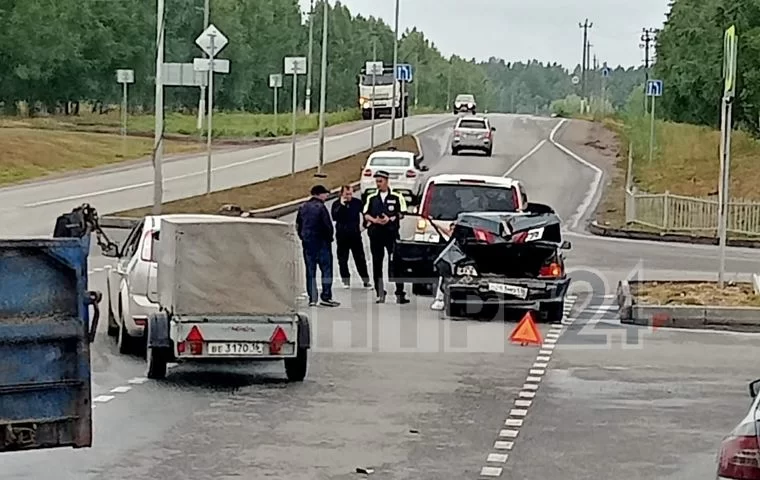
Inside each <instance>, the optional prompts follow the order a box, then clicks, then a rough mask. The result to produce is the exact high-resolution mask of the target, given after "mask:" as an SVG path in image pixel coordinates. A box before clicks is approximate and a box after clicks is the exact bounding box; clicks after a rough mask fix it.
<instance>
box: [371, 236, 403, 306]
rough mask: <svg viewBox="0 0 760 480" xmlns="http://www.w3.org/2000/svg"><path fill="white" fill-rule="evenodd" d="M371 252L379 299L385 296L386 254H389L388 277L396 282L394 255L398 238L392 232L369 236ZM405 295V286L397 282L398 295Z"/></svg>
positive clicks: (373, 275)
mask: <svg viewBox="0 0 760 480" xmlns="http://www.w3.org/2000/svg"><path fill="white" fill-rule="evenodd" d="M369 250H370V253H371V254H372V277H373V279H374V282H375V291H376V292H377V296H378V297H382V296H384V295H385V288H384V285H385V281H384V280H383V263H384V260H385V254H386V253H387V254H388V277H389V278H390V280H391V281H392V280H394V278H395V277H397V275H396V273H397V272H396V271H395V263H394V261H393V260H394V255H395V253H396V236H395V235H392V234H390V232H388V233H386V232H376V233H372V234H370V235H369ZM403 294H404V284H403V283H402V282H396V295H403Z"/></svg>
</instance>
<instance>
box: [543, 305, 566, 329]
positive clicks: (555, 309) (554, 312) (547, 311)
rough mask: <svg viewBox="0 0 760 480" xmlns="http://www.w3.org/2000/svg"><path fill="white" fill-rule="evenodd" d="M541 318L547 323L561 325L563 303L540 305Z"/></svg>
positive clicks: (563, 312)
mask: <svg viewBox="0 0 760 480" xmlns="http://www.w3.org/2000/svg"><path fill="white" fill-rule="evenodd" d="M541 316H542V317H544V318H545V319H546V321H547V322H549V323H561V322H562V318H563V317H564V316H565V301H564V300H562V301H561V302H556V303H545V304H543V305H541Z"/></svg>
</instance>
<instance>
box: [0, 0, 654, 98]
mask: <svg viewBox="0 0 760 480" xmlns="http://www.w3.org/2000/svg"><path fill="white" fill-rule="evenodd" d="M322 11H323V4H322V3H321V2H317V3H316V5H315V12H314V14H313V16H310V15H309V14H308V12H304V11H302V10H301V9H300V7H299V5H298V1H297V0H211V22H212V23H213V24H214V25H216V26H217V27H218V28H219V29H220V30H221V31H222V32H223V33H224V34H225V35H226V36H227V37H228V39H229V44H228V45H227V47H226V48H225V49H224V50H223V51H222V52H221V53H220V54H219V58H226V59H229V60H230V64H231V65H230V70H231V72H230V74H228V75H217V76H216V77H215V106H216V107H218V108H221V109H226V110H245V111H251V112H270V111H272V110H273V105H272V103H273V99H272V97H273V96H272V91H271V89H270V88H269V85H268V78H269V75H270V74H272V73H280V72H282V68H283V65H282V63H283V58H284V57H286V56H306V54H307V51H308V31H309V25H308V24H309V22H310V21H312V22H313V23H314V29H313V30H314V42H313V52H314V59H313V72H312V74H313V75H312V81H313V85H312V105H313V106H314V108H316V106H317V105H318V99H319V77H320V63H321V59H320V55H321V38H322V20H323V18H322ZM0 22H2V25H4V28H5V31H4V32H3V34H2V35H0V103H2V105H3V108H4V110H5V112H6V113H16V110H17V108H18V105H19V104H20V102H23V103H24V104H27V105H33V106H35V107H36V109H38V110H41V111H45V112H54V111H58V112H65V113H69V111H74V112H76V109H77V108H78V105H79V102H87V103H89V104H93V105H100V104H102V105H108V104H118V103H119V101H120V98H121V88H120V85H118V84H117V83H116V77H115V71H116V70H117V69H120V68H128V69H133V70H134V71H135V80H136V83H135V84H134V85H131V86H130V108H131V109H132V110H135V109H138V110H145V111H150V110H151V109H152V106H153V98H154V86H153V82H154V74H155V49H156V46H155V39H156V0H120V1H118V2H115V1H113V0H56V1H45V0H4V1H2V2H0ZM202 30H203V0H166V18H165V32H166V33H165V39H166V55H165V61H166V62H192V59H193V58H195V57H200V56H201V55H202V52H201V50H200V49H199V48H198V47H197V46H196V45H195V38H196V37H197V36H198V35H199V34H200V33H201V31H202ZM393 38H394V35H393V30H392V28H391V27H390V26H388V25H387V24H386V23H384V22H383V21H382V20H380V19H377V18H373V17H364V16H362V15H357V14H353V13H352V12H350V11H349V9H348V8H347V7H346V6H345V5H342V4H341V3H340V2H332V1H331V2H329V13H328V45H327V47H328V58H327V109H328V110H338V109H350V108H356V107H357V106H358V98H357V97H358V95H357V93H358V92H357V76H358V74H359V71H360V69H361V68H362V66H363V65H364V62H365V61H367V60H371V59H373V53H374V52H375V49H376V54H377V59H378V60H381V61H383V62H384V63H386V64H391V63H392V60H393ZM399 61H400V62H403V63H411V64H412V65H413V67H414V69H415V82H414V84H412V85H411V86H410V94H411V98H412V102H414V103H416V104H417V105H419V106H420V107H434V108H440V109H448V108H450V104H451V102H452V101H453V98H454V97H455V96H456V95H457V94H459V93H471V94H474V95H475V96H476V99H477V101H478V104H479V105H480V107H481V109H489V110H492V111H503V112H518V113H535V112H546V111H548V109H549V108H550V104H551V102H552V101H553V100H555V99H558V98H563V97H565V96H567V95H569V94H572V93H577V92H579V86H578V85H573V83H572V82H571V77H572V74H573V73H575V74H576V75H577V74H578V70H579V69H578V68H577V67H576V69H575V71H574V72H569V71H567V70H566V69H564V68H563V67H562V66H560V65H558V64H556V63H541V62H538V61H537V60H531V61H527V62H514V63H510V62H506V61H504V60H502V59H498V58H491V59H489V60H488V61H484V62H477V61H476V60H475V59H465V58H462V57H459V56H456V55H454V56H451V57H449V58H446V57H445V56H444V55H442V54H441V52H440V51H439V50H438V48H437V47H436V46H435V44H434V43H433V42H432V41H431V40H430V39H429V38H427V37H426V36H425V34H424V33H423V32H421V31H419V30H417V29H411V30H408V31H406V32H404V33H403V34H402V36H401V40H400V42H399ZM631 71H632V70H630V69H629V70H625V69H622V68H618V69H616V70H615V71H614V72H613V75H612V77H611V78H610V79H608V81H607V84H608V85H607V90H608V92H609V98H610V100H611V102H612V103H613V104H622V103H624V101H625V98H626V97H627V95H628V94H629V93H630V89H631V86H632V85H633V83H635V82H638V81H640V80H639V78H638V77H639V76H640V75H639V74H638V73H639V72H638V71H632V72H633V73H631ZM593 73H594V72H591V73H590V75H589V88H593V86H594V85H595V84H596V83H598V82H599V78H596V80H595V79H594V75H593ZM596 74H597V76H598V71H597V72H596ZM594 82H596V83H594ZM305 83H306V78H305V76H303V77H302V78H299V86H298V88H299V92H300V95H299V96H300V98H301V100H300V102H299V103H300V104H301V105H303V96H304V90H305V87H306V85H305ZM291 88H292V87H291V82H290V81H289V79H288V78H286V79H285V81H284V85H283V88H282V90H281V95H280V96H279V101H280V105H279V110H280V111H287V110H289V109H290V98H291V93H292V90H291ZM415 96H416V99H415ZM197 103H198V91H197V89H195V88H187V87H182V88H178V87H167V89H166V105H167V108H171V109H175V110H182V109H189V110H192V109H194V108H196V107H197ZM70 109H73V110H70Z"/></svg>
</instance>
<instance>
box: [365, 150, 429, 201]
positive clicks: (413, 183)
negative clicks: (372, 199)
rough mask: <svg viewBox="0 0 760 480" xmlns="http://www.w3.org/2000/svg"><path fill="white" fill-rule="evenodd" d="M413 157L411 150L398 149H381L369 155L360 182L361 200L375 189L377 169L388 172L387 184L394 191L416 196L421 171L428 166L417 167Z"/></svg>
mask: <svg viewBox="0 0 760 480" xmlns="http://www.w3.org/2000/svg"><path fill="white" fill-rule="evenodd" d="M414 157H415V155H414V153H413V152H400V151H398V150H383V151H380V152H374V153H373V154H372V155H370V156H369V158H368V159H367V163H366V165H365V166H364V173H363V174H362V179H361V183H360V189H361V195H362V200H364V199H365V198H366V197H367V195H369V194H370V193H372V192H374V191H375V190H376V189H377V187H376V185H375V178H374V177H375V174H376V173H377V172H378V171H384V172H387V173H388V175H389V177H390V178H389V182H388V184H389V185H390V187H391V188H392V189H393V190H394V191H396V192H398V193H401V194H402V195H404V196H406V197H408V198H412V197H414V196H417V195H418V194H419V193H420V189H421V187H422V172H427V171H428V167H427V166H426V165H422V166H419V167H418V166H417V164H416V162H415V158H414Z"/></svg>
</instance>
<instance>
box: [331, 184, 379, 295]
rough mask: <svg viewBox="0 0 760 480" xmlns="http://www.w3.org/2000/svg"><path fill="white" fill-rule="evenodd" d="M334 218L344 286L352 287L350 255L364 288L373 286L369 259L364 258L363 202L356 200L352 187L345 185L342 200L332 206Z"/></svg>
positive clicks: (339, 267)
mask: <svg viewBox="0 0 760 480" xmlns="http://www.w3.org/2000/svg"><path fill="white" fill-rule="evenodd" d="M332 218H333V220H334V221H335V243H337V250H338V269H339V270H340V278H341V279H342V280H343V286H344V287H346V288H349V287H350V286H351V272H350V271H349V269H348V254H349V253H351V254H352V255H353V257H354V264H355V265H356V270H357V271H358V272H359V276H360V277H361V278H362V280H363V281H364V288H369V287H371V286H372V284H371V283H369V272H368V271H367V259H366V258H365V256H364V243H363V242H362V232H361V219H362V202H361V200H359V199H358V198H354V190H353V188H351V186H350V185H344V186H343V188H342V189H341V192H340V198H339V199H338V200H336V201H335V202H334V203H333V205H332Z"/></svg>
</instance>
